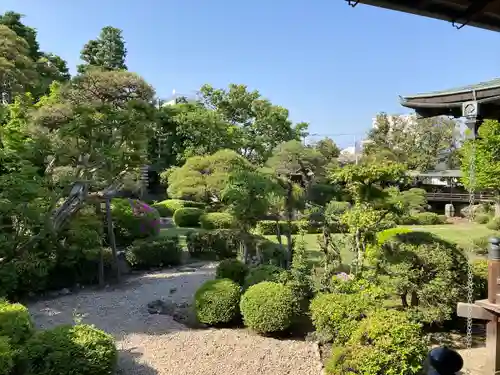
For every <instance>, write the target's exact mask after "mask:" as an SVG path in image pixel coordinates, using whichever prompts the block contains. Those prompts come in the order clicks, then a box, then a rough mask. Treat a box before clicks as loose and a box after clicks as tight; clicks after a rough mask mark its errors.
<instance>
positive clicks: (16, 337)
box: [0, 301, 34, 346]
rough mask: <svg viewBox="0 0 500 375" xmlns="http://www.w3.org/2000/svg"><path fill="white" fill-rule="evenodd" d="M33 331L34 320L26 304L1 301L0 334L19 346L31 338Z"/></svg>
mask: <svg viewBox="0 0 500 375" xmlns="http://www.w3.org/2000/svg"><path fill="white" fill-rule="evenodd" d="M33 332H34V327H33V321H32V320H31V315H30V313H29V311H28V309H27V308H26V307H25V306H23V305H21V304H20V303H9V302H7V301H0V336H6V337H8V338H9V339H10V343H11V344H12V345H13V346H18V345H21V344H23V343H24V342H25V341H26V340H27V339H29V338H30V337H31V335H33Z"/></svg>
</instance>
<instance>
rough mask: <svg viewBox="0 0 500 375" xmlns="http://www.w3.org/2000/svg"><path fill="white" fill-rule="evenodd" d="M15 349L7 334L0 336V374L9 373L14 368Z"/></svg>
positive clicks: (5, 374)
mask: <svg viewBox="0 0 500 375" xmlns="http://www.w3.org/2000/svg"><path fill="white" fill-rule="evenodd" d="M15 357H16V355H15V351H14V350H13V349H12V347H11V346H10V340H9V338H8V337H7V336H0V375H10V374H11V373H12V370H13V369H14V363H15Z"/></svg>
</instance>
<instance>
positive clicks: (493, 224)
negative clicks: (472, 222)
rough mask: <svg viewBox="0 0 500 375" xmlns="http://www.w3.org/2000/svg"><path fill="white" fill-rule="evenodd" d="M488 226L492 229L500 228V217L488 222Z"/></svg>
mask: <svg viewBox="0 0 500 375" xmlns="http://www.w3.org/2000/svg"><path fill="white" fill-rule="evenodd" d="M486 228H488V229H491V230H500V217H494V218H493V219H491V220H490V222H489V223H488V224H486Z"/></svg>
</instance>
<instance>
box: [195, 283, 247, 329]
mask: <svg viewBox="0 0 500 375" xmlns="http://www.w3.org/2000/svg"><path fill="white" fill-rule="evenodd" d="M240 297H241V291H240V286H239V285H238V284H236V283H235V282H234V281H232V280H229V279H216V280H209V281H207V282H205V283H204V284H203V285H202V286H201V287H200V288H199V289H198V290H197V291H196V294H195V296H194V300H195V301H194V302H195V310H196V317H197V318H198V320H199V321H200V323H204V324H208V325H215V324H221V323H230V322H232V321H234V320H235V319H236V318H237V317H238V314H239V303H240Z"/></svg>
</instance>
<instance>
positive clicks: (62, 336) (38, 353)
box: [24, 324, 118, 375]
mask: <svg viewBox="0 0 500 375" xmlns="http://www.w3.org/2000/svg"><path fill="white" fill-rule="evenodd" d="M24 356H25V357H26V361H27V374H28V375H54V374H73V375H95V374H102V375H112V374H114V371H115V368H116V364H117V359H118V352H117V349H116V345H115V340H114V339H113V337H112V336H111V335H109V334H107V333H106V332H103V331H101V330H99V329H97V328H95V327H93V326H90V325H87V324H79V325H75V326H69V325H63V326H59V327H56V328H53V329H49V330H46V331H39V332H36V333H35V334H34V335H33V337H32V338H31V339H29V340H28V341H27V342H26V345H25V348H24Z"/></svg>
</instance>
